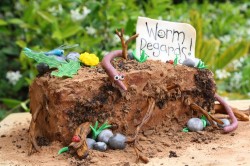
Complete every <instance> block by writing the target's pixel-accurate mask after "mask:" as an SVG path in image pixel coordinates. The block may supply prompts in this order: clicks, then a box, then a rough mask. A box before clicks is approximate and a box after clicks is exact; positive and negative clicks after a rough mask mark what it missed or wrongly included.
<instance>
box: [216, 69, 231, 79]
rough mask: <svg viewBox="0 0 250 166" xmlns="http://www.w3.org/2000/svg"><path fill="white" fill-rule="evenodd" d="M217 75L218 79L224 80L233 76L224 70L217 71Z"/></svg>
mask: <svg viewBox="0 0 250 166" xmlns="http://www.w3.org/2000/svg"><path fill="white" fill-rule="evenodd" d="M215 75H216V77H217V78H218V79H224V78H227V77H229V76H230V75H231V74H230V73H229V72H227V71H226V70H224V69H222V70H216V71H215Z"/></svg>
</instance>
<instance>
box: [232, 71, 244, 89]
mask: <svg viewBox="0 0 250 166" xmlns="http://www.w3.org/2000/svg"><path fill="white" fill-rule="evenodd" d="M241 81H242V73H240V72H236V73H234V75H233V76H232V78H231V79H230V83H229V86H230V87H231V88H234V89H240V87H241V85H242V83H241Z"/></svg>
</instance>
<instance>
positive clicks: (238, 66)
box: [230, 59, 242, 70]
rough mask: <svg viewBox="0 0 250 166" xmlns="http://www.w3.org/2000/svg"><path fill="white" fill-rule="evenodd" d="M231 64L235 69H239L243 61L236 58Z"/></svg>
mask: <svg viewBox="0 0 250 166" xmlns="http://www.w3.org/2000/svg"><path fill="white" fill-rule="evenodd" d="M230 66H231V67H232V68H233V69H234V70H237V69H238V68H240V67H241V66H242V61H241V59H239V60H238V59H235V60H233V61H232V63H231V64H230Z"/></svg>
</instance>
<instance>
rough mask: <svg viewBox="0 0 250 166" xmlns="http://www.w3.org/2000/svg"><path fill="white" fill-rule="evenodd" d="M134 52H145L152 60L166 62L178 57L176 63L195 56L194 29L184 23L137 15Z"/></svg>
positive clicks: (138, 53)
mask: <svg viewBox="0 0 250 166" xmlns="http://www.w3.org/2000/svg"><path fill="white" fill-rule="evenodd" d="M136 33H138V34H139V37H137V39H136V54H137V55H141V53H142V51H143V50H144V51H145V53H146V54H147V55H148V56H149V58H150V59H153V60H161V61H162V62H166V61H168V60H174V59H175V58H176V56H177V57H178V63H182V62H183V61H184V60H185V59H186V58H190V57H195V41H196V31H195V29H194V27H192V26H191V25H190V24H186V23H177V22H169V21H161V20H154V19H150V18H145V17H138V20H137V26H136Z"/></svg>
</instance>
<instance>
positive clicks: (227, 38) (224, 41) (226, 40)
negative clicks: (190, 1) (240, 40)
mask: <svg viewBox="0 0 250 166" xmlns="http://www.w3.org/2000/svg"><path fill="white" fill-rule="evenodd" d="M219 39H220V41H222V42H223V43H228V42H230V40H231V36H230V35H224V36H221V37H219Z"/></svg>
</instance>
